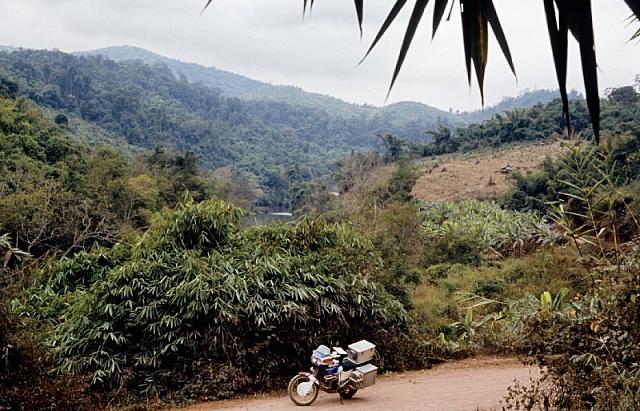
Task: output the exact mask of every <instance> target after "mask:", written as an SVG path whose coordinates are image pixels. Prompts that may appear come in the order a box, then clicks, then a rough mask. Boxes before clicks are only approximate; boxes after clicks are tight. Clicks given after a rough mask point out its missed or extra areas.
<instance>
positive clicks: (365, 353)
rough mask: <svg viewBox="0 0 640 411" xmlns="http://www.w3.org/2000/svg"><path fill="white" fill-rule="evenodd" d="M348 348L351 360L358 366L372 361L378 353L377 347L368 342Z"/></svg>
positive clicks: (362, 341)
mask: <svg viewBox="0 0 640 411" xmlns="http://www.w3.org/2000/svg"><path fill="white" fill-rule="evenodd" d="M348 348H349V349H348V350H347V352H348V353H349V359H350V360H351V361H353V362H354V363H356V364H358V365H360V364H364V363H366V362H368V361H371V360H372V359H373V357H374V355H375V351H376V346H375V345H374V344H372V343H370V342H369V341H367V340H360V341H358V342H357V343H353V344H351V345H350V346H349V347H348Z"/></svg>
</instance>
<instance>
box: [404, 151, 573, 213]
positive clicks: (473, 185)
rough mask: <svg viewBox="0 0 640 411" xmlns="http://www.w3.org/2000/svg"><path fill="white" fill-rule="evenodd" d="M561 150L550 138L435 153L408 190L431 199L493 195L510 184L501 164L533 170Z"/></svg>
mask: <svg viewBox="0 0 640 411" xmlns="http://www.w3.org/2000/svg"><path fill="white" fill-rule="evenodd" d="M562 150H563V148H562V143H561V142H553V143H538V144H533V145H527V146H519V147H515V148H509V149H504V150H499V151H488V152H481V153H473V154H471V155H466V156H460V155H459V156H442V157H437V158H436V159H434V160H430V161H429V162H427V163H426V164H425V172H424V174H423V175H422V176H421V177H420V178H419V179H418V181H417V183H416V185H415V187H414V188H413V191H412V193H411V194H412V195H413V197H414V198H417V199H419V200H426V201H432V202H448V201H459V200H464V199H479V200H483V199H489V198H496V197H498V196H500V195H502V194H504V193H506V192H507V191H508V190H509V189H510V188H511V187H512V181H511V179H510V178H509V174H503V173H501V172H500V169H501V168H502V167H506V166H509V167H510V168H511V169H512V170H513V171H519V172H521V173H523V174H527V173H532V172H534V171H536V170H538V169H540V167H541V166H542V164H543V162H544V159H545V158H546V157H552V158H553V157H556V156H557V155H558V154H559V153H560V152H561V151H562Z"/></svg>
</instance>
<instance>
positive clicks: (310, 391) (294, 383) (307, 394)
mask: <svg viewBox="0 0 640 411" xmlns="http://www.w3.org/2000/svg"><path fill="white" fill-rule="evenodd" d="M287 391H288V392H289V398H291V401H293V403H294V404H296V405H300V406H307V405H311V404H313V402H314V401H315V400H316V398H318V386H317V385H316V384H314V383H313V382H312V381H311V380H310V379H309V377H305V376H302V375H296V376H295V377H293V378H292V379H291V381H289V387H288V389H287Z"/></svg>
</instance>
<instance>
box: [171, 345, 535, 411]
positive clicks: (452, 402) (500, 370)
mask: <svg viewBox="0 0 640 411" xmlns="http://www.w3.org/2000/svg"><path fill="white" fill-rule="evenodd" d="M539 374H540V373H539V370H538V369H536V368H528V367H525V366H523V365H522V363H521V362H519V361H518V360H515V359H487V358H485V359H472V360H465V361H460V362H455V363H449V364H444V365H441V366H438V367H435V368H433V369H431V370H426V371H416V372H409V373H402V374H394V375H388V376H382V377H378V382H377V384H376V385H375V386H373V387H370V388H367V389H365V390H363V391H361V392H358V393H357V394H356V396H355V397H354V398H353V399H352V400H348V401H347V400H345V401H344V404H341V403H340V397H339V396H338V395H337V394H326V393H322V392H321V393H320V395H319V396H318V400H317V401H316V402H315V403H314V404H313V405H312V406H311V407H309V408H307V409H308V410H314V409H316V410H322V411H338V410H340V411H345V410H349V411H364V410H368V411H370V410H407V411H418V410H420V411H423V410H424V411H428V410H434V411H435V410H438V411H446V410H455V411H458V410H461V411H462V410H470V411H471V410H478V409H480V410H490V409H500V400H501V399H502V398H503V397H504V396H505V395H506V394H507V388H508V387H509V386H511V385H513V382H514V380H519V381H521V382H522V383H525V384H526V383H527V382H529V381H530V378H531V377H533V378H537V377H538V376H539ZM302 409H303V408H299V407H296V406H295V405H294V404H293V403H292V402H291V401H290V400H289V398H288V397H286V396H284V395H283V396H278V397H265V398H256V399H243V400H233V401H221V402H214V403H206V404H200V405H195V406H192V407H189V408H184V409H182V411H206V410H257V411H262V410H264V411H266V410H269V411H275V410H298V411H300V410H302Z"/></svg>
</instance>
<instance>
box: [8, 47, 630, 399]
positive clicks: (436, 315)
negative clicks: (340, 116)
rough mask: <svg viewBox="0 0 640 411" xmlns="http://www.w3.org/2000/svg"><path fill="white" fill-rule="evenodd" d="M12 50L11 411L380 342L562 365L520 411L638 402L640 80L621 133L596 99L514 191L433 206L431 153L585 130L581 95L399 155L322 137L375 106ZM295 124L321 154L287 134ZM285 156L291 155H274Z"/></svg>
mask: <svg viewBox="0 0 640 411" xmlns="http://www.w3.org/2000/svg"><path fill="white" fill-rule="evenodd" d="M0 60H1V61H0V67H1V68H2V71H3V74H2V75H0V78H1V80H0V93H2V96H1V97H0V287H1V288H0V362H1V364H2V365H3V367H2V368H0V409H3V408H6V409H21V408H22V409H51V408H56V407H57V408H64V409H90V408H96V407H97V408H104V407H106V406H107V405H108V404H110V405H111V406H125V405H127V404H129V405H130V404H137V405H136V406H140V404H141V403H146V404H147V405H148V406H152V407H154V406H164V405H166V404H169V403H179V402H185V401H192V400H193V401H195V400H198V399H203V398H209V399H216V398H227V397H231V396H235V395H239V394H244V393H252V392H258V391H264V390H270V389H275V388H278V387H282V386H283V384H284V383H285V381H286V379H287V378H288V377H290V376H291V375H292V373H294V372H296V371H298V369H300V368H304V367H306V365H307V364H306V360H307V358H308V354H309V351H310V349H311V348H312V347H313V346H314V345H317V344H320V343H325V344H342V345H345V344H348V343H349V342H352V340H355V339H360V338H368V339H370V340H371V341H374V342H375V343H376V344H377V346H378V349H379V351H380V355H381V356H380V358H379V359H378V365H380V368H381V369H382V370H406V369H411V368H422V367H427V366H429V365H430V363H432V362H433V361H434V360H436V361H441V360H442V359H446V358H458V357H460V356H465V355H473V354H475V353H500V354H521V355H524V356H527V357H528V358H529V359H530V360H532V361H536V362H537V363H538V364H539V365H543V366H545V367H547V368H546V371H545V375H544V378H543V380H541V381H540V382H536V383H534V384H533V385H532V386H525V385H520V386H515V387H513V389H512V394H511V396H510V397H509V399H508V400H507V401H506V402H505V407H507V408H508V407H514V408H517V407H520V408H525V409H536V407H537V409H545V407H547V408H552V407H556V408H560V409H584V408H594V409H603V410H604V409H629V410H632V409H634V408H633V407H634V406H635V404H637V401H638V398H640V383H639V382H638V367H637V364H638V352H637V351H638V350H637V347H638V345H639V344H638V343H639V342H640V340H639V338H640V336H638V333H637V324H638V322H639V321H640V317H639V316H638V315H639V312H638V306H637V300H638V298H639V297H640V293H639V292H638V289H637V282H638V273H639V272H640V268H639V267H640V262H639V261H638V260H637V258H636V254H637V250H638V247H639V245H638V241H637V238H638V234H639V233H640V223H638V217H637V216H638V212H639V211H640V183H639V182H638V177H639V175H640V168H638V158H640V115H639V113H640V94H639V93H638V91H637V89H635V88H634V87H623V88H619V89H615V90H611V91H610V92H609V93H608V94H607V98H606V100H605V101H603V104H602V106H603V118H602V125H603V138H602V140H601V143H600V145H597V146H596V145H594V144H592V143H590V142H589V141H588V140H589V137H590V126H589V118H588V115H587V111H586V109H585V108H584V107H583V103H582V102H581V101H574V103H573V104H575V106H576V108H575V109H574V110H573V111H572V113H573V115H574V127H575V129H576V130H577V131H578V132H579V133H580V135H578V136H572V138H571V139H566V140H565V144H564V145H565V148H564V150H563V152H562V153H561V154H560V155H559V156H558V157H557V158H553V159H552V158H549V159H547V161H546V162H545V164H544V166H543V168H542V170H540V171H539V172H535V173H529V174H518V173H514V174H513V181H514V188H513V190H512V191H511V192H510V193H508V194H507V195H506V196H504V198H500V199H496V200H495V201H490V202H481V201H475V200H474V201H463V202H459V203H456V204H450V203H443V204H433V203H424V202H420V201H417V200H416V199H414V198H413V197H412V188H413V186H414V184H415V183H416V180H417V178H418V176H419V175H420V173H421V172H422V170H421V163H420V158H421V157H423V156H426V155H429V156H431V155H435V154H440V153H454V152H457V151H466V150H472V149H475V148H479V147H483V148H487V147H498V146H502V145H507V144H512V143H517V142H521V141H530V140H538V139H546V138H552V137H556V138H558V137H561V136H563V127H564V123H563V120H562V116H561V112H562V111H561V106H560V104H559V103H558V102H557V101H554V102H551V103H548V104H546V105H536V106H534V107H532V108H530V109H525V110H516V111H513V112H510V113H508V114H505V115H497V116H495V117H493V118H492V119H490V120H488V121H486V122H484V123H482V124H477V125H471V126H468V127H458V128H456V129H450V128H444V127H443V128H441V129H439V130H435V131H432V133H431V137H432V138H433V140H432V142H430V143H428V144H426V145H425V144H423V142H420V143H416V142H411V141H408V140H404V139H401V138H399V137H396V136H393V135H390V134H387V135H384V136H382V138H380V139H379V140H376V142H375V143H371V141H373V139H374V138H375V136H368V137H366V139H363V140H362V146H361V148H363V149H365V148H367V147H369V148H370V146H369V145H370V144H374V145H378V147H379V148H380V151H381V152H374V151H359V150H354V151H353V152H351V153H350V151H351V149H350V148H347V146H348V144H350V143H349V142H350V141H352V140H350V139H351V138H352V137H348V138H346V137H345V138H344V139H343V137H344V136H345V135H348V133H347V134H341V133H342V132H340V133H338V132H337V131H336V132H335V134H334V135H332V136H330V137H326V138H325V137H323V136H326V135H325V134H323V135H322V136H321V135H313V134H314V133H315V131H313V130H316V131H317V130H321V129H324V130H325V132H326V130H332V129H331V127H337V128H340V127H342V126H344V125H345V124H348V123H350V120H344V122H342V123H341V122H339V121H336V122H335V123H332V122H333V121H334V120H331V121H330V122H329V123H324V124H321V123H316V122H315V121H316V120H315V119H316V117H315V114H313V113H315V112H312V111H309V112H306V111H304V110H308V109H304V110H303V109H301V108H300V107H296V108H295V109H294V108H292V107H290V106H287V105H286V104H283V103H278V104H275V103H273V102H269V103H267V102H264V101H261V102H247V101H241V100H236V99H230V98H227V97H222V96H220V95H219V94H218V93H217V92H214V91H211V90H210V89H208V88H205V87H201V86H198V85H193V84H191V83H188V82H187V81H186V80H185V79H184V78H181V77H180V76H176V74H175V73H174V72H172V71H171V70H170V69H168V68H166V67H151V66H145V65H143V64H142V63H135V62H122V63H116V62H113V61H110V60H106V59H104V58H101V57H73V56H69V55H66V54H63V53H58V52H27V51H21V52H15V53H11V54H7V53H3V54H0ZM114 73H115V74H114ZM83 79H85V80H86V81H85V80H83ZM639 86H640V84H639ZM127 93H129V94H127ZM275 108H277V109H275ZM272 109H274V110H275V111H273V112H272V111H271V110H272ZM405 109H407V110H410V109H411V107H405ZM291 113H297V114H296V115H293V114H291ZM305 113H306V114H305ZM307 115H309V116H311V117H310V118H309V119H308V122H307V120H305V118H306V117H305V116H307ZM296 116H297V117H296ZM247 121H249V123H247ZM341 121H342V120H341ZM363 121H364V120H363ZM367 121H369V120H367ZM353 122H354V123H353V124H352V126H353V127H355V128H354V129H352V130H355V129H357V127H360V126H359V125H358V124H359V123H358V122H357V120H353ZM247 124H250V125H247ZM292 124H297V125H296V126H295V127H293V126H292ZM328 124H329V125H328ZM331 124H333V125H331ZM363 124H364V123H363ZM368 124H370V123H368ZM272 126H273V127H274V128H271V127H272ZM285 126H286V127H287V128H288V129H289V131H287V133H288V135H289V136H290V137H291V140H287V141H289V142H290V143H291V144H297V146H296V147H297V148H299V149H300V150H302V152H304V153H305V154H304V155H307V154H308V157H304V156H303V155H302V154H300V156H302V157H299V156H298V153H297V152H294V151H292V150H288V149H286V147H285V146H286V144H289V143H286V144H285V143H283V141H284V140H277V136H278V135H279V134H278V133H279V131H278V132H275V131H274V132H273V133H271V134H269V133H270V132H269V131H266V130H267V129H270V130H276V129H277V130H283V129H284V128H282V129H279V128H278V127H285ZM246 127H249V129H250V130H249V129H245V128H246ZM292 127H293V128H295V130H292ZM306 127H309V128H308V129H306ZM314 127H315V128H314ZM326 127H328V129H327V128H326ZM213 130H218V131H219V133H220V134H215V133H214V134H213V135H214V136H215V139H211V138H210V137H208V136H210V134H209V133H210V132H213ZM230 130H231V131H230ZM247 130H249V131H247ZM305 130H306V131H305ZM336 130H337V129H336ZM358 130H360V131H362V130H361V129H358ZM218 131H216V132H218ZM245 131H246V132H247V134H245ZM334 131H335V130H334ZM360 131H358V132H360ZM369 131H371V130H369ZM227 132H229V134H225V133H227ZM263 132H264V133H266V134H263ZM362 132H363V133H364V131H362ZM234 133H236V134H234ZM251 133H255V136H256V139H258V140H260V141H258V140H256V141H254V140H250V139H249V140H246V138H248V137H247V136H248V135H251ZM305 133H307V134H305ZM354 133H355V132H354ZM87 136H93V138H95V140H91V139H90V138H89V137H87ZM305 136H306V137H305ZM431 137H430V138H431ZM112 138H113V140H111V139H112ZM270 139H276V140H274V141H275V142H273V141H271V140H270ZM304 139H307V140H305V141H307V142H308V143H309V144H310V145H309V147H313V149H310V150H308V151H307V152H305V149H304V147H306V146H304V145H301V143H300V142H301V141H302V140H304ZM78 140H84V141H85V143H82V142H80V141H78ZM98 142H106V143H110V144H116V143H114V142H118V144H119V145H120V146H121V147H124V151H125V152H124V153H123V152H121V151H117V150H116V149H114V148H113V147H109V146H105V145H100V144H97V143H98ZM123 143H126V144H128V145H126V144H123ZM227 143H229V145H226V144H227ZM280 143H283V144H285V146H280V145H279V144H280ZM320 143H322V144H328V145H333V146H334V147H338V148H339V149H336V150H335V151H331V152H328V151H327V150H326V146H322V145H321V144H320ZM268 145H272V147H270V148H269V149H265V151H262V149H263V146H268ZM136 147H138V149H139V148H141V147H142V148H144V150H139V151H138V149H136ZM322 147H325V148H322ZM190 149H193V151H190ZM321 149H322V150H324V151H325V152H324V153H323V154H322V156H325V157H322V162H323V163H322V164H324V165H323V166H318V167H316V166H317V165H318V164H320V163H318V162H314V161H320V160H319V159H320V157H319V156H320V154H319V153H320V151H314V150H321ZM343 149H344V150H343ZM216 150H217V151H216ZM234 150H235V151H234ZM242 150H245V151H242ZM269 150H284V154H282V155H283V156H290V157H287V159H286V161H290V163H286V161H285V162H282V163H280V161H281V159H276V160H277V161H276V160H274V162H273V163H260V162H261V161H262V160H261V158H262V157H261V156H270V155H272V154H273V153H274V151H269ZM249 151H253V153H252V154H246V153H248V152H249ZM234 153H235V154H234ZM339 153H350V154H349V155H346V156H338V154H339ZM200 155H206V156H208V157H207V158H202V157H200ZM236 155H237V159H239V160H238V162H234V161H235V160H233V159H234V158H236V157H233V156H236ZM245 155H246V156H245ZM225 156H231V157H230V158H231V159H232V160H233V161H230V162H228V163H227V162H225V161H222V160H221V159H224V158H225ZM331 156H336V157H335V158H336V159H337V161H335V162H334V163H333V164H332V165H331V167H329V166H328V165H329V164H331ZM301 159H303V160H301ZM416 160H417V161H416ZM254 162H258V163H257V164H258V165H257V166H256V165H255V164H254ZM276 163H277V164H276ZM285 163H286V164H285ZM265 164H267V166H266V167H267V168H269V171H268V172H265V173H266V174H261V173H263V171H260V169H259V167H263V166H264V165H265ZM269 164H272V165H274V166H273V167H274V168H273V169H271V168H270V167H271V165H269ZM252 167H253V168H252ZM256 167H258V168H256ZM322 167H325V168H324V169H322ZM208 168H216V170H215V171H208V170H207V169H208ZM330 168H331V170H330ZM320 169H322V171H319V170H320ZM238 170H239V171H240V172H238ZM330 171H331V181H329V180H328V179H327V178H326V176H327V175H328V173H329V172H330ZM269 173H271V174H269ZM322 174H324V175H325V178H323V179H316V177H317V176H320V175H322ZM263 178H266V180H264V179H263ZM270 179H273V181H272V182H273V185H271V186H269V187H271V189H272V191H270V192H268V193H265V192H261V188H262V189H265V188H266V186H265V185H264V182H265V181H267V180H268V181H271V180H270ZM269 184H271V183H269ZM274 187H278V188H277V190H276V189H275V188H274ZM273 190H275V191H273ZM278 190H279V191H278ZM334 190H335V191H336V192H335V193H330V191H334ZM259 198H262V200H259ZM274 198H278V199H279V200H277V201H275V200H273V199H274ZM268 199H270V200H268ZM260 201H263V202H268V203H269V205H274V204H287V207H291V209H292V210H293V211H294V212H295V216H296V217H297V219H296V220H295V221H293V222H289V223H277V224H271V225H264V226H255V227H250V226H247V225H246V223H245V222H244V220H243V212H242V211H241V209H240V208H239V206H240V207H243V208H249V207H251V206H253V205H255V204H256V202H260Z"/></svg>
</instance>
